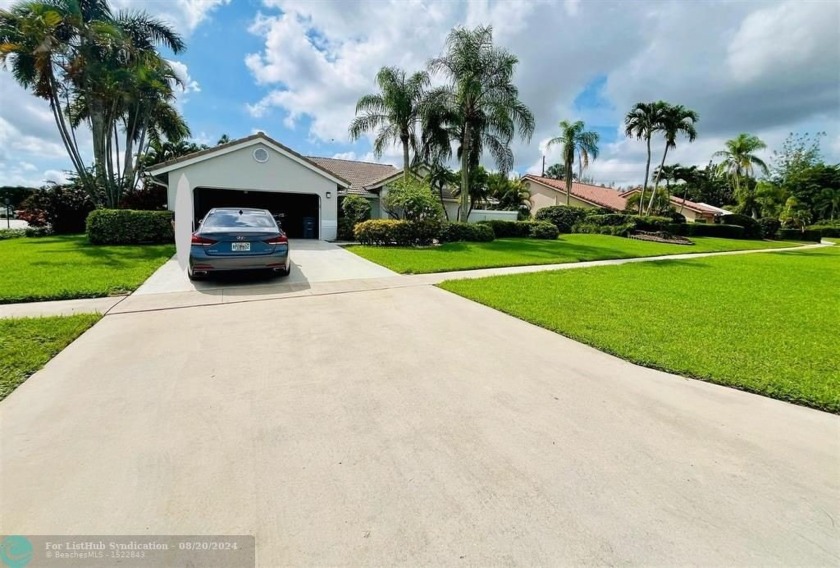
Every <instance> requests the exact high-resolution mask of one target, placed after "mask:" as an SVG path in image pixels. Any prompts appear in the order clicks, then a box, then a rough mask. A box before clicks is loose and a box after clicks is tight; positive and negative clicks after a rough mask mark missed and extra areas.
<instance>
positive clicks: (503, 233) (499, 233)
mask: <svg viewBox="0 0 840 568" xmlns="http://www.w3.org/2000/svg"><path fill="white" fill-rule="evenodd" d="M478 224H480V225H489V226H490V228H492V229H493V234H494V235H496V238H497V239H508V238H516V237H530V236H531V225H532V224H533V222H532V221H502V220H499V219H494V220H487V221H479V222H478Z"/></svg>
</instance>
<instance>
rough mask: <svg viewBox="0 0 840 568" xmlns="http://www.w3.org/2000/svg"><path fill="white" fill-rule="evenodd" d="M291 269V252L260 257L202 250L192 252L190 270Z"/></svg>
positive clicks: (261, 255)
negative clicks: (228, 254) (214, 253)
mask: <svg viewBox="0 0 840 568" xmlns="http://www.w3.org/2000/svg"><path fill="white" fill-rule="evenodd" d="M288 269H289V250H288V248H287V249H286V250H284V251H282V252H274V253H271V254H259V255H235V256H234V255H230V256H227V255H225V256H221V255H208V254H207V253H206V252H204V251H201V250H198V251H197V250H191V251H190V270H192V271H193V272H227V271H231V270H282V271H288Z"/></svg>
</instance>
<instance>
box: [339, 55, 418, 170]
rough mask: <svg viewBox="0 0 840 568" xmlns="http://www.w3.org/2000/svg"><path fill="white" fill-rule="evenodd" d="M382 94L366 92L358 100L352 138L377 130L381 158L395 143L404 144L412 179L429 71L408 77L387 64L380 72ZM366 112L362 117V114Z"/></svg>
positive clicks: (376, 147)
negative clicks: (411, 153)
mask: <svg viewBox="0 0 840 568" xmlns="http://www.w3.org/2000/svg"><path fill="white" fill-rule="evenodd" d="M376 83H377V85H379V89H380V91H381V92H380V93H378V94H371V95H365V96H363V97H362V98H360V99H359V101H358V102H357V103H356V115H357V116H356V118H354V119H353V122H351V123H350V138H351V139H352V140H358V139H359V138H360V137H361V136H362V134H364V133H365V132H367V131H371V130H377V134H376V138H375V139H374V141H373V154H374V155H375V156H376V157H379V156H381V155H382V153H383V152H384V150H385V148H386V147H387V146H388V145H389V144H391V143H395V142H399V143H400V144H401V145H402V150H403V176H404V178H405V179H408V172H409V169H410V165H411V164H410V161H409V152H408V151H409V148H410V149H412V150H414V152H415V154H416V153H417V135H416V127H417V124H418V123H419V121H420V109H421V102H422V101H423V97H424V95H425V91H426V87H428V85H429V74H428V73H426V72H425V71H418V72H417V73H414V74H413V75H411V76H409V77H407V76H406V73H405V71H403V70H402V69H398V68H396V67H383V68H382V69H380V70H379V73H377V74H376ZM360 113H362V115H361V116H358V115H359V114H360Z"/></svg>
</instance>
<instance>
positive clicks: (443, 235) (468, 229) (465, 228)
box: [438, 223, 496, 243]
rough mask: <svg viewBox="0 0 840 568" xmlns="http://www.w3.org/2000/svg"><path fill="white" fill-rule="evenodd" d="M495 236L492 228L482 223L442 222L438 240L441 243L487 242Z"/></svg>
mask: <svg viewBox="0 0 840 568" xmlns="http://www.w3.org/2000/svg"><path fill="white" fill-rule="evenodd" d="M495 238H496V235H495V234H494V233H493V228H492V227H491V226H490V225H485V224H482V223H443V225H442V226H441V231H440V236H439V237H438V240H439V241H440V242H441V243H454V242H459V241H467V242H475V243H487V242H490V241H492V240H493V239H495Z"/></svg>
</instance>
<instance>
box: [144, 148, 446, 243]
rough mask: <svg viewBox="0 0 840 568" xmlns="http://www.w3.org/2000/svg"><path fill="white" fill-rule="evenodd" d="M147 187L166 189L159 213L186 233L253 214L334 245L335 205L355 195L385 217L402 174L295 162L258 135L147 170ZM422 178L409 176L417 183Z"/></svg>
mask: <svg viewBox="0 0 840 568" xmlns="http://www.w3.org/2000/svg"><path fill="white" fill-rule="evenodd" d="M147 171H148V174H149V175H150V176H151V181H152V182H153V183H157V184H159V185H163V186H165V187H166V188H167V206H168V208H169V209H170V210H171V211H175V212H176V213H175V215H176V223H177V222H179V221H180V220H181V219H182V218H187V222H189V223H190V224H191V226H192V227H193V228H194V227H195V226H196V225H197V223H198V221H199V220H200V219H202V218H203V217H204V215H205V214H206V213H207V212H208V211H209V210H210V209H212V208H213V207H259V208H263V209H268V210H270V211H271V212H272V213H274V214H278V215H282V223H283V228H284V230H285V231H286V232H287V233H288V235H289V236H290V237H293V238H314V239H323V240H334V239H335V238H336V233H337V229H338V216H339V210H338V207H339V201H340V198H341V197H343V196H345V195H351V194H355V195H360V196H362V197H364V198H366V199H368V200H370V202H371V217H372V218H375V219H376V218H387V217H388V214H387V212H385V211H383V210H382V207H381V205H380V199H381V197H382V196H383V195H386V194H387V192H388V185H389V184H390V183H393V182H394V181H396V180H398V179H399V178H400V176H402V175H403V174H402V170H400V169H397V168H395V167H394V166H391V165H388V164H376V163H372V162H361V161H354V160H341V159H336V158H319V157H312V156H303V155H301V154H299V153H297V152H295V151H294V150H292V149H291V148H289V147H287V146H285V145H283V144H281V143H280V142H278V141H276V140H274V139H272V138H270V137H269V136H267V135H266V134H264V133H263V132H258V133H256V134H253V135H251V136H247V137H245V138H240V139H238V140H232V141H230V142H228V143H226V144H220V145H219V146H214V147H213V148H208V149H206V150H201V151H199V152H194V153H192V154H188V155H186V156H181V157H179V158H175V159H173V160H169V161H167V162H163V163H160V164H156V165H154V166H152V167H151V168H149V169H148V170H147ZM424 174H425V171H424V170H423V168H422V167H421V168H420V171H418V172H417V173H413V174H412V175H415V176H423V175H424ZM443 201H444V205H445V207H446V210H447V213H448V214H449V217H450V218H454V217H455V215H456V212H457V209H458V201H457V200H456V199H455V198H453V197H452V195H451V193H449V191H448V190H447V191H446V193H445V195H444V199H443Z"/></svg>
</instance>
